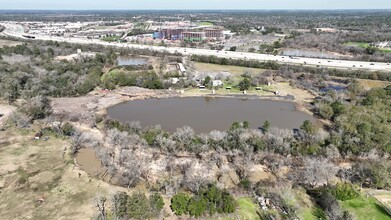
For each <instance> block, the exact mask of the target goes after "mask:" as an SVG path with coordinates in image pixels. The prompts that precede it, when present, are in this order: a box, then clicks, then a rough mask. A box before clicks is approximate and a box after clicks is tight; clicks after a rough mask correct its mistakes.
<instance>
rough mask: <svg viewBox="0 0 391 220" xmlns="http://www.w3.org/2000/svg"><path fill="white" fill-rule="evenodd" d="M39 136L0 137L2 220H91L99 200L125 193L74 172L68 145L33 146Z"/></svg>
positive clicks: (55, 141) (52, 140) (54, 141)
mask: <svg viewBox="0 0 391 220" xmlns="http://www.w3.org/2000/svg"><path fill="white" fill-rule="evenodd" d="M37 130H39V128H38V127H36V128H35V129H30V130H20V129H16V128H9V129H8V130H6V131H3V132H0V140H2V142H1V143H0V200H1V201H7V203H4V202H2V203H1V204H0V213H1V219H90V218H91V217H92V216H93V215H94V214H95V211H96V209H95V208H94V198H95V197H96V196H97V195H99V194H101V195H110V194H112V193H114V192H116V191H118V190H123V189H122V188H120V187H116V186H110V185H109V184H107V183H105V182H103V181H100V180H97V179H94V178H93V177H90V176H88V174H87V173H85V172H84V171H83V170H81V169H79V168H78V167H77V166H75V165H74V163H73V159H72V158H71V157H70V156H69V147H70V144H69V141H68V140H66V139H63V138H60V137H57V136H56V135H55V134H52V133H45V132H44V137H45V138H48V139H47V141H44V140H42V139H41V140H33V137H34V134H35V132H36V131H37Z"/></svg>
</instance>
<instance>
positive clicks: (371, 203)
mask: <svg viewBox="0 0 391 220" xmlns="http://www.w3.org/2000/svg"><path fill="white" fill-rule="evenodd" d="M341 205H342V207H343V208H344V209H346V210H348V211H349V212H350V213H351V214H352V215H354V217H355V219H357V220H389V219H391V216H390V215H388V214H387V212H386V211H385V210H384V209H383V207H382V206H381V205H380V203H379V202H377V201H376V199H374V198H372V197H368V198H366V197H365V196H360V197H359V198H356V199H352V200H348V201H343V202H341Z"/></svg>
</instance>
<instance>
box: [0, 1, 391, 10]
mask: <svg viewBox="0 0 391 220" xmlns="http://www.w3.org/2000/svg"><path fill="white" fill-rule="evenodd" d="M0 7H2V8H0V10H64V11H68V10H82V11H96V10H377V9H379V10H381V9H391V1H390V0H372V1H366V0H327V1H313V0H273V1H271V0H198V1H183V0H165V1H161V0H143V1H135V0H133V1H132V0H110V1H107V0H66V1H64V0H56V1H54V0H12V1H5V2H3V3H2V5H1V6H0Z"/></svg>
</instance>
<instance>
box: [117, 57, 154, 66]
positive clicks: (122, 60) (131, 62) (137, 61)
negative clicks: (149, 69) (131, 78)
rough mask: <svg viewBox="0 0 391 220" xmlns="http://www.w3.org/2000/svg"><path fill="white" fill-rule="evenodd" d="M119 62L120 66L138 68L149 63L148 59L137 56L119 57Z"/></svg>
mask: <svg viewBox="0 0 391 220" xmlns="http://www.w3.org/2000/svg"><path fill="white" fill-rule="evenodd" d="M117 62H118V65H119V66H137V65H144V64H147V63H148V59H146V58H142V57H136V56H130V55H125V56H119V57H117Z"/></svg>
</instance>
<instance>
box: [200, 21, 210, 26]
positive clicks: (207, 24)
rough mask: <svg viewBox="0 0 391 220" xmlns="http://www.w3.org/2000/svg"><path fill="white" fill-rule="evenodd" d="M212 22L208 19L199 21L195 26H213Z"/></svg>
mask: <svg viewBox="0 0 391 220" xmlns="http://www.w3.org/2000/svg"><path fill="white" fill-rule="evenodd" d="M213 25H214V24H213V23H212V22H209V21H201V22H197V26H213Z"/></svg>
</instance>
